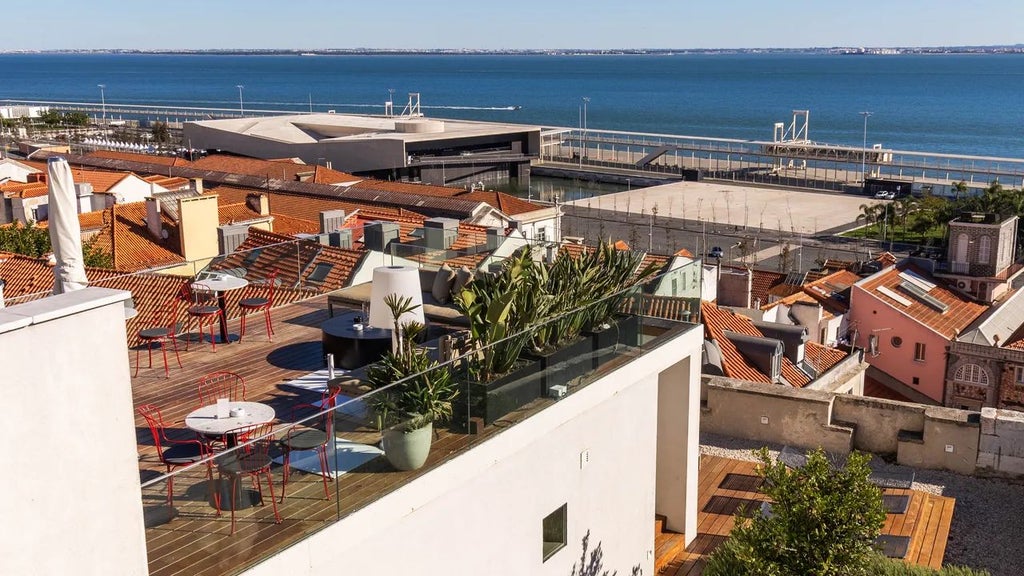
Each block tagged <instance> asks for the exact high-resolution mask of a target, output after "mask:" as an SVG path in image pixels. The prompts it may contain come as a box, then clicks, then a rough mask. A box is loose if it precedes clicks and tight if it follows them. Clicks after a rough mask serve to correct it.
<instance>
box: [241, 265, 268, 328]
mask: <svg viewBox="0 0 1024 576" xmlns="http://www.w3.org/2000/svg"><path fill="white" fill-rule="evenodd" d="M264 284H265V285H266V287H267V292H266V296H262V297H253V298H243V299H242V300H239V302H238V309H239V310H240V311H241V312H242V328H241V333H240V334H239V336H238V340H239V341H241V340H242V338H243V337H245V316H246V315H247V314H250V313H255V312H260V311H262V312H263V319H264V320H265V321H266V323H267V339H268V340H269V341H271V342H273V341H274V325H273V323H272V322H271V320H270V309H271V308H272V307H273V306H274V288H275V287H276V286H277V270H276V269H275V270H272V271H271V272H270V274H267V278H266V279H265V280H264Z"/></svg>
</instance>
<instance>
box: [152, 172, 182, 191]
mask: <svg viewBox="0 0 1024 576" xmlns="http://www.w3.org/2000/svg"><path fill="white" fill-rule="evenodd" d="M143 180H145V181H146V182H149V183H150V184H156V185H157V186H161V187H163V188H166V189H167V190H180V189H182V188H188V187H189V185H190V184H191V181H190V180H189V179H188V178H182V177H181V176H160V175H159V174H157V175H154V176H146V177H145V178H143Z"/></svg>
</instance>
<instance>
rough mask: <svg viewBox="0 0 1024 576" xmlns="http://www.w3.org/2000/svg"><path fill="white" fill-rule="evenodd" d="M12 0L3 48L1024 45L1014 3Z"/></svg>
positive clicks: (1023, 9)
mask: <svg viewBox="0 0 1024 576" xmlns="http://www.w3.org/2000/svg"><path fill="white" fill-rule="evenodd" d="M11 8H12V9H11V10H6V11H5V12H6V14H5V16H4V24H5V26H4V33H3V34H0V50H56V49H103V48H121V49H209V48H241V49H250V48H280V49H288V48H293V49H307V50H309V49H317V48H381V49H385V48H399V49H414V48H476V49H545V48H551V49H558V48H594V49H608V48H804V47H831V46H865V47H880V46H961V45H995V44H1017V43H1024V28H1021V25H1020V24H1021V22H1024V1H1021V0H974V1H972V0H956V1H954V0H860V1H858V2H834V1H829V0H813V1H812V0H718V1H708V0H704V1H692V0H690V1H688V0H674V1H655V0H651V1H647V2H642V1H635V0H616V1H610V0H590V1H575V0H573V1H570V0H561V1H558V0H555V1H552V0H516V1H504V2H493V1H487V0H471V1H470V0H444V1H443V2H430V3H427V2H409V1H406V0H389V1H388V2H366V1H360V2H354V1H350V0H333V1H329V0H291V1H290V2H273V1H268V0H244V1H243V0H214V1H210V0H171V1H165V2H124V1H123V0H90V1H88V2H82V1H80V0H75V1H70V0H52V1H50V2H46V3H44V4H39V5H29V4H22V5H21V6H20V7H14V6H12V7H11Z"/></svg>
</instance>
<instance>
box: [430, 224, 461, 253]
mask: <svg viewBox="0 0 1024 576" xmlns="http://www.w3.org/2000/svg"><path fill="white" fill-rule="evenodd" d="M458 237H459V221H458V220H456V219H454V218H428V219H426V220H424V221H423V240H424V241H425V242H426V245H427V248H431V249H433V250H447V249H449V248H451V247H452V244H455V239H456V238H458Z"/></svg>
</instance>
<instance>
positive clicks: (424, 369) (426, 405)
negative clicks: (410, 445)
mask: <svg viewBox="0 0 1024 576" xmlns="http://www.w3.org/2000/svg"><path fill="white" fill-rule="evenodd" d="M384 303H385V304H386V305H387V306H388V308H389V309H390V310H391V314H392V317H393V318H394V328H393V329H394V330H395V334H396V335H397V336H396V346H395V349H394V350H392V351H391V352H388V353H387V354H385V355H384V358H383V359H381V360H380V361H379V362H377V363H376V364H373V365H372V366H370V367H369V368H367V370H366V374H367V378H368V379H369V381H370V386H371V387H373V388H374V389H380V388H384V387H386V386H388V385H390V384H392V383H394V382H398V381H400V380H404V382H402V383H401V384H398V385H397V386H393V387H392V388H389V389H387V390H383V391H381V392H379V393H377V394H374V395H373V396H372V398H373V399H372V400H371V402H370V404H371V407H372V408H373V409H374V410H375V411H376V413H377V414H378V416H379V417H380V424H381V427H390V426H393V425H395V424H399V423H401V424H403V426H404V430H405V431H410V432H411V431H412V430H416V429H418V428H421V427H423V426H426V425H427V424H428V423H431V422H438V423H442V422H447V421H448V420H449V419H450V418H451V416H452V401H453V400H454V399H455V397H456V395H457V394H458V385H457V383H456V382H455V381H454V379H453V378H452V374H451V371H449V370H447V369H440V368H438V362H437V361H436V360H431V358H430V355H429V354H428V353H427V351H426V350H425V349H424V348H421V347H419V346H416V338H417V337H418V336H419V335H420V334H421V333H422V332H423V330H424V326H423V324H421V323H419V322H404V323H401V325H400V324H399V318H401V316H402V314H405V313H406V312H412V311H413V310H415V309H416V308H417V306H418V305H417V306H413V305H412V300H411V299H410V298H399V297H398V296H396V295H394V294H392V295H389V296H387V297H386V298H385V299H384ZM406 379H408V380H406Z"/></svg>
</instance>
